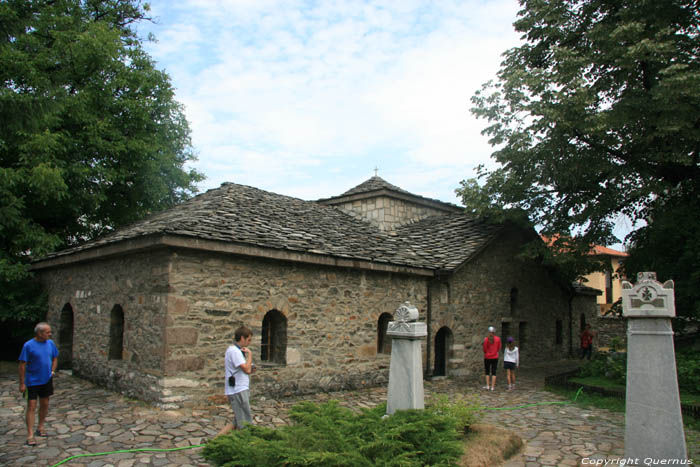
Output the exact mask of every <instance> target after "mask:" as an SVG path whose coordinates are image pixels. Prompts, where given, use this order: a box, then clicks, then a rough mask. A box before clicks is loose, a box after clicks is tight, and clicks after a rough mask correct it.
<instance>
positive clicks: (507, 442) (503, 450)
mask: <svg viewBox="0 0 700 467" xmlns="http://www.w3.org/2000/svg"><path fill="white" fill-rule="evenodd" d="M523 447H524V443H523V440H522V439H520V438H519V437H518V436H516V435H515V434H514V433H512V432H510V431H508V430H505V429H503V428H500V427H497V426H493V425H482V424H475V425H472V426H471V427H470V429H469V434H468V435H467V436H466V440H465V441H464V454H463V455H462V457H461V458H460V459H459V461H458V462H457V465H458V466H459V467H478V466H484V465H500V464H502V463H503V462H505V461H507V460H508V459H510V458H511V457H513V456H515V455H516V454H518V453H519V452H520V451H521V450H522V449H523Z"/></svg>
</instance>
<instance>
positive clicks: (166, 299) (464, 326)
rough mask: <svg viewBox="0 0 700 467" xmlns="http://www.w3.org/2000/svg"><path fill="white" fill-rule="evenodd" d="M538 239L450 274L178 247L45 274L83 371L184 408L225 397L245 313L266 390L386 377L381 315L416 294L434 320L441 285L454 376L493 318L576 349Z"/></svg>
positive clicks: (535, 342) (434, 324)
mask: <svg viewBox="0 0 700 467" xmlns="http://www.w3.org/2000/svg"><path fill="white" fill-rule="evenodd" d="M524 240H526V239H525V238H523V237H522V236H520V235H519V234H515V233H512V232H511V233H506V234H503V235H501V236H500V237H499V238H498V239H497V240H496V241H495V242H493V243H492V244H491V246H490V247H488V248H487V249H486V250H485V251H483V252H481V253H480V254H478V255H477V256H476V257H475V258H473V259H472V260H471V261H470V262H469V263H468V264H466V265H465V266H464V267H463V268H461V269H460V270H459V271H457V272H456V273H455V274H454V275H453V276H447V277H443V278H441V279H432V278H429V277H424V276H411V275H405V274H397V273H389V272H376V271H364V270H358V269H350V268H340V267H331V266H323V265H311V264H304V263H291V262H284V261H275V260H264V259H260V258H251V257H244V256H234V255H227V254H221V253H213V252H205V251H197V250H189V249H167V248H162V249H158V250H152V251H149V252H147V253H141V254H136V255H128V256H122V257H115V258H112V259H105V260H100V261H92V262H84V263H79V264H74V265H66V266H62V267H61V268H59V269H50V270H43V271H40V277H41V278H42V280H43V283H44V285H45V287H46V290H47V291H48V293H49V306H50V309H49V313H48V321H49V322H50V323H51V324H52V325H53V326H54V329H55V330H56V332H54V335H55V336H59V335H60V334H61V329H60V326H61V324H62V322H61V310H62V309H64V307H66V305H69V306H70V308H71V309H72V310H73V314H74V326H73V328H74V330H73V359H72V360H73V361H72V364H73V369H74V371H75V373H76V375H79V376H81V377H85V378H87V379H90V380H92V381H95V382H97V383H99V384H102V385H104V386H107V387H109V388H110V389H114V390H117V391H120V392H122V393H124V394H127V395H130V396H133V397H137V398H140V399H143V400H147V401H153V402H155V403H157V404H160V405H162V406H183V405H192V404H196V403H201V402H202V401H205V400H207V399H210V398H211V397H212V396H218V397H220V396H221V395H223V385H224V384H223V379H224V374H223V359H224V353H225V351H226V348H227V347H228V346H229V345H231V344H232V343H233V341H234V332H235V329H236V328H237V327H238V326H240V325H241V324H245V325H246V326H248V327H250V328H251V329H252V330H253V333H254V337H253V341H252V344H251V350H252V352H253V361H255V362H256V364H257V366H258V371H257V373H256V374H255V375H254V377H253V379H252V392H253V393H254V394H257V395H266V396H276V395H287V394H299V393H309V392H316V391H329V390H338V389H351V388H361V387H370V386H376V385H382V384H386V383H387V379H388V370H389V358H390V356H389V354H384V353H378V352H377V342H378V338H377V327H378V321H379V317H380V316H381V315H382V314H383V313H388V314H389V315H392V316H393V314H394V312H395V310H396V308H397V307H398V306H399V305H400V304H401V303H403V302H405V301H410V302H411V303H412V304H413V305H415V306H416V307H417V308H418V309H419V312H420V320H421V321H426V322H427V318H428V317H427V308H428V303H427V300H428V284H431V285H430V299H431V310H432V316H431V321H430V323H429V326H430V334H429V336H430V339H431V340H430V342H431V348H430V362H428V361H427V359H428V353H429V352H428V349H427V347H426V343H425V341H424V342H423V343H422V351H423V355H424V364H425V365H426V368H427V367H428V364H430V366H431V367H432V366H433V365H434V358H435V348H434V345H435V337H436V333H437V332H438V331H439V330H440V329H441V328H449V330H450V331H451V334H450V338H449V351H448V355H447V357H446V360H447V374H449V375H453V376H464V375H468V374H473V373H474V372H481V371H482V359H483V354H482V350H481V342H482V341H483V338H484V336H485V334H486V328H487V327H488V326H489V325H493V326H496V328H497V329H498V330H499V332H498V334H499V335H501V334H502V332H501V330H502V329H504V328H505V327H506V326H510V330H509V331H508V334H510V335H513V336H514V337H515V338H516V339H517V340H518V346H519V347H521V350H522V359H523V361H528V362H532V361H539V360H546V359H548V358H551V356H552V355H561V356H564V355H565V354H566V353H567V352H566V350H567V349H568V344H569V340H568V339H569V337H568V326H569V323H568V318H567V317H568V301H567V300H568V299H567V297H566V296H565V294H564V292H563V291H562V289H561V288H559V287H558V286H557V285H556V284H555V283H554V282H553V281H552V280H551V278H550V277H549V276H548V275H547V273H546V272H545V271H544V269H542V268H541V267H539V266H537V265H535V264H532V263H528V262H523V261H521V260H519V259H517V258H516V256H517V254H518V253H519V247H520V244H521V243H522V241H524ZM513 289H517V291H518V292H517V294H516V295H517V296H516V297H515V300H513V294H512V290H513ZM576 300H578V299H576ZM576 300H575V301H574V308H575V311H574V316H575V317H576V316H578V314H577V313H579V307H580V309H581V310H587V312H588V313H590V314H591V316H594V315H595V300H594V299H593V298H591V297H588V299H587V300H586V299H581V300H580V305H577V303H578V302H577V301H576ZM115 305H119V306H120V307H121V308H122V309H123V312H124V322H125V328H124V348H123V352H122V357H123V358H122V359H121V360H118V359H110V358H109V330H110V319H111V318H110V315H111V310H112V308H113V307H114V306H115ZM272 310H276V312H279V313H280V314H281V315H282V316H283V317H284V320H285V321H286V348H285V353H284V359H283V360H284V362H281V363H273V362H262V361H261V353H262V340H261V332H262V325H263V324H262V323H263V320H264V319H265V316H266V314H267V313H268V312H270V311H272ZM557 320H559V321H560V322H561V336H560V337H561V342H559V343H557V342H556V339H555V335H556V329H557V328H556V322H557ZM521 323H525V324H524V325H522V324H521ZM576 324H577V323H574V325H576ZM574 336H575V337H574V338H575V339H577V336H578V334H577V333H576V332H575V333H574ZM504 337H505V336H504ZM57 345H59V348H60V347H61V342H60V339H59V341H58V342H57Z"/></svg>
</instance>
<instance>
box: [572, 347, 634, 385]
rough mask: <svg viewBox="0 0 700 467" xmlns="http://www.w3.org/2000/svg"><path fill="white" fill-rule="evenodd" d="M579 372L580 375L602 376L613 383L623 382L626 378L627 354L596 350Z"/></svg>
mask: <svg viewBox="0 0 700 467" xmlns="http://www.w3.org/2000/svg"><path fill="white" fill-rule="evenodd" d="M579 374H580V375H581V376H598V377H604V378H608V379H609V380H610V381H612V382H614V383H618V384H625V382H626V379H627V354H626V353H616V352H607V353H606V352H598V353H596V354H594V355H593V357H592V358H591V359H590V360H589V361H587V362H586V363H585V364H584V365H583V366H582V367H581V371H580V372H579Z"/></svg>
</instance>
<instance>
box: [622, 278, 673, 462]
mask: <svg viewBox="0 0 700 467" xmlns="http://www.w3.org/2000/svg"><path fill="white" fill-rule="evenodd" d="M622 314H623V316H624V317H626V318H627V409H626V414H625V457H626V458H633V459H646V458H651V459H687V451H686V446H685V433H684V431H683V419H682V417H681V402H680V395H679V393H678V376H677V373H676V356H675V352H674V348H673V330H672V328H671V318H672V317H673V316H675V315H676V309H675V303H674V294H673V281H667V282H666V283H664V284H663V285H661V283H659V282H657V281H656V273H653V272H640V273H639V274H638V275H637V284H636V285H635V286H632V284H630V283H629V282H627V281H624V282H622Z"/></svg>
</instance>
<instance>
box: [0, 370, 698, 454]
mask: <svg viewBox="0 0 700 467" xmlns="http://www.w3.org/2000/svg"><path fill="white" fill-rule="evenodd" d="M575 364H576V362H571V361H563V362H559V363H558V364H550V365H548V366H547V367H546V368H543V367H540V368H529V369H528V368H523V369H521V370H520V380H519V382H518V385H517V388H516V390H514V391H506V390H505V385H504V384H503V383H504V378H499V379H500V383H501V385H500V386H499V387H498V388H497V390H496V391H494V392H487V391H483V390H482V389H481V386H482V383H483V382H482V381H481V379H480V378H474V379H471V380H467V381H454V380H451V379H443V380H433V381H426V382H425V393H426V397H430V396H431V395H433V394H449V395H451V396H454V395H459V394H466V395H469V394H473V395H476V396H477V397H478V398H479V400H480V402H481V404H483V405H484V406H487V407H515V406H521V405H527V404H533V403H538V402H549V401H561V400H563V399H562V398H560V397H558V396H556V395H553V394H551V393H548V392H545V391H543V390H542V386H543V381H544V376H545V374H553V373H556V372H558V371H560V370H563V369H567V368H571V366H572V365H575ZM254 389H255V382H254V381H253V390H254ZM257 396H259V395H257ZM329 399H336V400H339V401H340V403H341V404H342V405H344V406H347V407H351V408H363V407H365V408H368V407H374V406H376V405H377V404H380V403H382V402H385V401H386V388H373V389H367V390H360V391H344V392H334V393H327V394H317V395H312V396H305V397H294V398H288V399H281V400H274V399H264V398H261V397H256V395H255V394H253V407H252V409H253V414H254V418H255V422H256V423H257V424H259V425H266V426H280V425H284V424H286V423H288V417H287V413H288V410H289V408H290V407H292V406H293V405H294V404H296V403H298V402H300V401H302V400H313V401H327V400H329ZM23 411H24V403H23V401H22V399H21V398H20V396H19V393H18V382H17V376H16V373H7V372H3V373H2V374H0V439H1V440H2V441H1V442H0V465H2V466H21V465H31V466H49V467H50V466H53V465H55V464H57V463H59V462H61V461H63V460H65V459H66V458H68V457H71V456H74V455H79V454H86V453H98V452H109V451H118V450H126V449H134V448H159V449H167V448H175V447H186V446H194V445H198V444H201V443H202V442H203V441H206V439H209V438H211V437H212V436H213V435H215V434H216V433H218V431H219V429H220V428H221V427H222V426H224V425H225V424H226V423H227V420H228V417H229V416H230V409H229V407H228V406H226V405H221V406H208V407H203V408H195V409H186V410H185V409H183V410H169V411H163V410H159V409H156V408H153V407H151V406H149V405H147V404H144V403H142V402H139V401H135V400H132V399H128V398H125V397H123V396H121V395H119V394H115V393H113V392H110V391H107V390H105V389H102V388H99V387H97V386H95V385H93V384H92V383H89V382H86V381H84V380H81V379H78V378H75V377H72V376H70V375H69V374H66V373H62V374H60V375H59V376H58V377H57V380H56V393H55V394H54V396H53V397H52V398H51V408H50V411H49V418H48V421H47V426H46V428H47V432H48V435H49V436H48V438H38V437H37V441H38V442H39V445H38V446H36V447H28V446H25V445H24V441H25V439H26V433H25V428H24V421H23ZM482 413H483V421H484V422H485V423H490V424H496V425H500V426H503V427H505V428H507V429H509V430H512V431H513V432H515V433H516V434H518V435H519V436H520V437H521V438H523V440H525V442H526V447H525V450H524V451H523V453H522V454H520V455H518V456H516V457H515V458H513V459H511V460H510V461H509V462H508V463H507V464H506V466H509V467H515V466H528V467H530V466H533V467H534V466H543V465H581V460H582V459H583V458H592V459H606V458H608V459H612V458H616V457H619V456H622V454H623V439H624V415H623V414H620V413H613V412H609V411H607V410H600V409H581V408H578V407H576V406H574V405H537V406H529V407H524V408H518V409H515V410H485V411H483V412H482ZM686 437H687V443H688V447H689V449H690V450H691V455H692V456H694V457H695V459H696V460H697V459H700V433H698V432H693V431H691V432H688V431H687V432H686ZM200 451H201V448H193V449H187V450H180V451H172V452H136V453H120V454H110V455H108V456H99V457H80V458H76V459H73V460H71V461H68V462H66V463H64V464H61V465H62V466H66V467H72V466H86V465H87V466H90V467H103V466H116V467H137V466H168V467H170V466H207V465H209V464H207V463H206V462H205V461H204V459H203V458H202V457H201V455H200V454H199V452H200Z"/></svg>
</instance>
